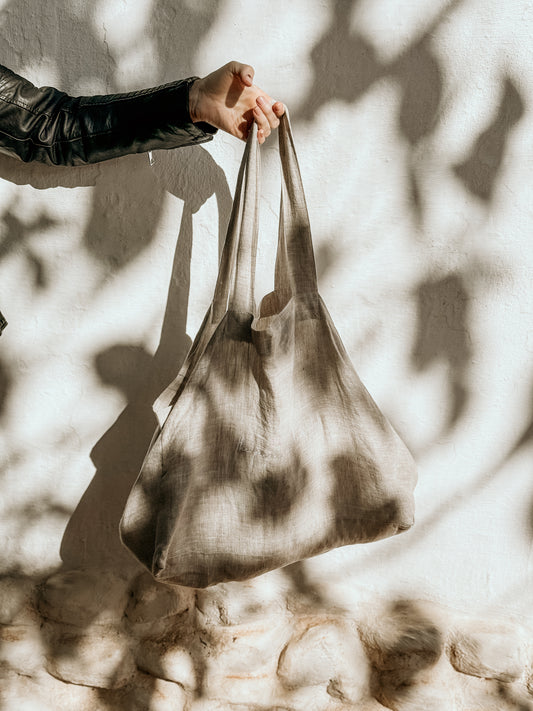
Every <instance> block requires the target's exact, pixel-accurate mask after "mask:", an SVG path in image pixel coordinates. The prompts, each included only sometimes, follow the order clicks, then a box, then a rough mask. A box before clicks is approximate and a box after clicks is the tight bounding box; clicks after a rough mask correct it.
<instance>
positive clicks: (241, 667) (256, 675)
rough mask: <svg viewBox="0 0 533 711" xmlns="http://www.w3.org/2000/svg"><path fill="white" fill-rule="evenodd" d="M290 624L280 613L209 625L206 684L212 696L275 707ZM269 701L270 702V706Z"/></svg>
mask: <svg viewBox="0 0 533 711" xmlns="http://www.w3.org/2000/svg"><path fill="white" fill-rule="evenodd" d="M289 634H290V627H288V626H287V625H286V623H285V620H284V618H282V619H281V620H280V619H279V618H277V617H267V618H266V619H263V620H262V621H261V622H260V623H259V622H257V623H254V624H248V625H235V626H232V627H218V628H209V630H208V632H207V635H206V636H207V639H208V641H209V644H210V647H211V648H210V649H209V651H208V654H207V656H206V657H205V660H204V661H205V670H204V672H205V675H204V680H203V688H204V690H205V691H206V693H208V694H209V695H211V696H212V697H213V698H226V699H227V700H228V702H231V703H244V704H249V705H250V704H253V703H258V702H259V701H260V702H261V703H264V704H265V705H267V707H268V708H271V707H272V704H273V702H274V697H275V693H274V692H275V689H276V687H277V685H278V682H277V679H276V668H277V663H278V658H279V655H280V653H281V650H282V649H283V646H284V644H286V641H287V638H288V636H289ZM268 704H270V706H268Z"/></svg>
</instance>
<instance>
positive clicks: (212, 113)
mask: <svg viewBox="0 0 533 711" xmlns="http://www.w3.org/2000/svg"><path fill="white" fill-rule="evenodd" d="M253 78H254V70H253V68H252V67H250V66H249V65H248V64H241V63H239V62H228V64H225V65H224V66H223V67H221V68H220V69H217V70H216V71H214V72H212V73H211V74H208V75H207V76H206V77H203V78H202V79H197V80H196V81H195V82H194V83H193V84H192V86H191V87H190V90H189V113H190V115H191V119H192V121H193V123H196V122H198V121H205V122H206V123H209V124H211V125H212V126H215V127H216V128H220V129H222V130H223V131H226V132H227V133H230V134H231V135H232V136H236V137H237V138H241V139H242V140H246V138H247V137H248V132H249V130H250V128H251V126H252V123H253V122H254V121H255V122H256V123H257V139H258V141H259V143H264V141H265V139H266V138H267V136H269V135H270V133H271V131H272V129H273V128H276V127H277V126H279V118H280V116H282V115H283V114H284V113H285V107H284V106H283V104H282V103H281V101H276V102H274V101H273V100H272V99H271V98H270V96H268V94H266V93H265V92H264V91H262V90H261V89H260V88H259V87H257V86H255V85H254V83H253Z"/></svg>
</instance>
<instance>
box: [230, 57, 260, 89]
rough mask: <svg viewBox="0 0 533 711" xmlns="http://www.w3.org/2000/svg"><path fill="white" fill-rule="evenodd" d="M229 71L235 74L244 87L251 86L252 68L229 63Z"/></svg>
mask: <svg viewBox="0 0 533 711" xmlns="http://www.w3.org/2000/svg"><path fill="white" fill-rule="evenodd" d="M231 71H232V73H233V74H237V75H238V77H239V78H240V80H241V81H242V83H243V84H244V85H245V86H252V84H253V81H254V74H255V72H254V68H253V67H251V66H250V65H249V64H241V63H240V62H231Z"/></svg>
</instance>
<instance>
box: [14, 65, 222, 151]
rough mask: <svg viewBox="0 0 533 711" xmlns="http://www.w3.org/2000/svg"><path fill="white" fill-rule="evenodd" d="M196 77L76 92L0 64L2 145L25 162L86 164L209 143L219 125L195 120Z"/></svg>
mask: <svg viewBox="0 0 533 711" xmlns="http://www.w3.org/2000/svg"><path fill="white" fill-rule="evenodd" d="M191 81H192V80H190V79H185V80H183V81H177V82H172V83H171V84H165V85H164V86H160V87H155V88H152V89H145V90H143V91H136V92H131V93H127V94H111V95H106V96H90V97H84V96H81V97H71V96H69V95H68V94H65V93H64V92H61V91H58V90H57V89H54V88H52V87H43V88H40V89H38V88H36V87H35V86H34V85H33V84H31V83H30V82H29V81H27V80H25V79H23V78H22V77H20V76H18V75H16V74H14V73H13V72H11V71H10V70H9V69H6V68H5V67H3V66H1V65H0V149H1V150H3V151H4V152H7V153H9V154H10V155H13V156H16V157H18V158H20V159H21V160H23V161H26V162H28V161H39V162H41V163H48V164H53V165H82V164H85V163H97V162H99V161H103V160H108V159H109V158H117V157H119V156H122V155H126V154H129V153H142V152H144V151H149V150H154V149H158V148H177V147H179V146H185V145H191V144H195V143H204V142H205V141H209V140H210V139H211V138H212V135H213V133H214V132H215V130H216V129H214V128H213V127H211V126H209V125H207V124H198V123H197V124H194V123H192V120H191V117H190V114H189V85H190V83H191Z"/></svg>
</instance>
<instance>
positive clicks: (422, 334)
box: [412, 273, 472, 427]
mask: <svg viewBox="0 0 533 711" xmlns="http://www.w3.org/2000/svg"><path fill="white" fill-rule="evenodd" d="M416 301H417V324H418V328H417V338H416V341H415V343H414V344H413V350H412V359H413V362H414V364H415V366H416V368H417V369H418V370H419V371H424V370H426V369H427V368H429V367H430V366H432V365H434V364H437V363H440V362H442V363H444V364H445V365H446V366H447V376H448V382H449V392H450V400H451V408H450V413H449V415H448V421H447V427H452V426H453V425H454V424H455V423H456V422H457V421H458V420H459V418H460V417H461V414H462V413H463V411H464V409H465V407H466V403H467V400H468V393H469V388H468V368H469V365H470V360H471V358H472V345H471V342H470V335H469V320H470V306H469V302H470V296H469V290H468V288H467V286H466V281H465V279H464V278H463V276H462V275H461V274H460V273H455V274H454V273H452V274H449V275H447V276H445V277H442V278H436V279H428V280H427V281H425V282H423V283H422V284H420V286H419V287H418V289H417V292H416Z"/></svg>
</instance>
